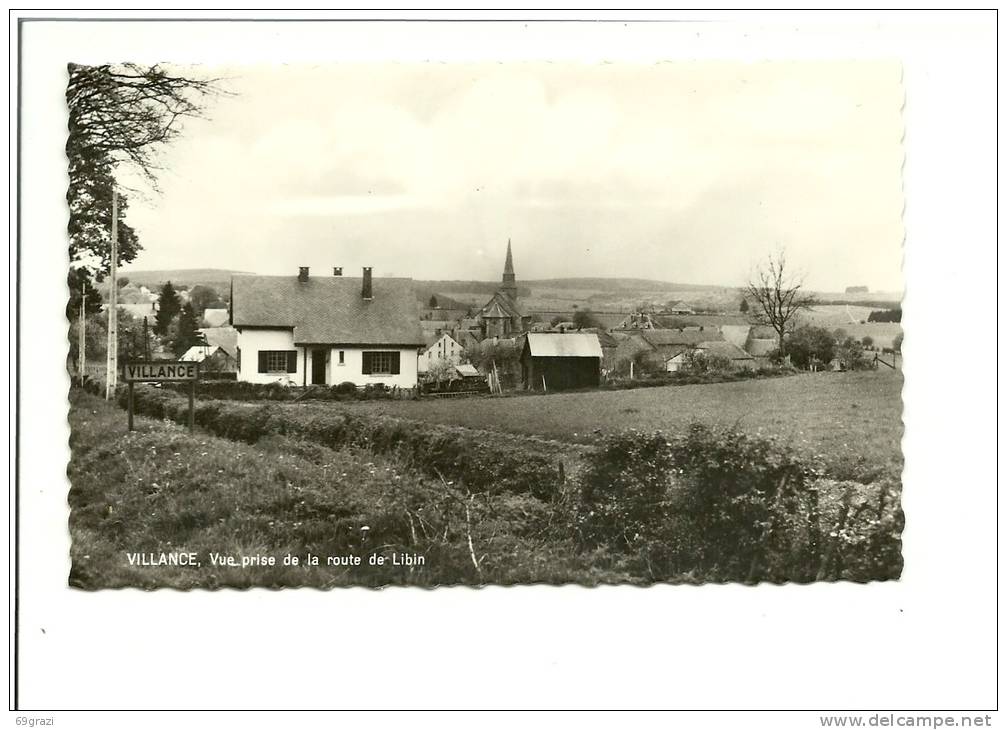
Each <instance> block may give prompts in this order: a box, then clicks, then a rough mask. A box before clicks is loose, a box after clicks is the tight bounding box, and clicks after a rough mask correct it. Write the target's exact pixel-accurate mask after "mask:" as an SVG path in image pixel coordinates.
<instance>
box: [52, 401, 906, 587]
mask: <svg viewBox="0 0 1007 730" xmlns="http://www.w3.org/2000/svg"><path fill="white" fill-rule="evenodd" d="M705 387H710V386H705ZM544 399H545V398H544V397H543V398H526V399H513V400H526V401H533V400H544ZM182 403H184V398H182V397H181V396H179V395H177V394H174V393H170V392H166V393H149V394H146V396H145V397H143V398H141V399H140V404H141V405H142V406H143V408H144V409H145V410H146V409H153V411H155V412H159V413H161V415H163V416H164V417H158V418H150V417H147V416H138V417H137V418H136V425H137V429H136V430H135V431H133V432H127V431H126V428H125V423H124V420H125V419H124V417H123V413H122V411H121V410H119V409H118V408H117V407H116V406H115V405H113V404H111V403H106V402H105V401H104V400H102V399H100V398H99V397H97V396H94V395H92V394H90V393H86V392H82V391H80V390H74V391H72V392H71V395H70V405H71V407H70V425H71V440H70V445H71V452H72V457H71V461H70V465H69V468H68V475H69V477H70V481H71V490H70V494H69V500H68V501H69V504H70V507H71V515H70V531H71V535H72V537H73V543H72V548H71V558H72V569H71V573H70V576H69V583H70V585H71V586H74V587H78V588H83V589H91V590H94V589H100V588H111V587H125V586H135V587H140V588H146V589H153V588H161V587H173V588H183V589H185V588H220V587H237V588H247V587H252V586H262V587H281V586H291V587H292V586H313V587H321V588H330V587H336V586H350V585H361V586H371V587H378V586H384V585H420V586H428V587H429V586H435V585H453V584H466V585H481V584H486V583H490V584H514V583H538V582H542V583H553V584H562V583H580V584H589V585H590V584H597V583H634V584H639V585H644V584H649V583H652V582H656V581H669V582H676V583H680V582H705V581H741V582H746V583H756V582H760V581H771V582H785V581H798V582H809V581H814V580H855V581H870V580H886V579H892V578H896V577H898V575H899V574H900V572H901V566H902V561H901V555H900V534H901V529H902V517H901V510H900V508H899V503H898V492H899V489H898V481H897V480H890V479H879V480H878V481H877V482H876V483H870V484H869V483H866V481H867V480H857V479H851V477H849V476H843V475H841V474H839V473H838V472H836V471H834V470H832V471H829V470H826V471H823V470H821V469H819V468H818V466H816V465H815V464H813V463H811V461H810V460H808V459H806V458H805V456H804V455H802V454H800V453H799V452H798V451H796V450H795V449H793V448H791V447H790V446H788V445H786V444H783V443H781V442H780V441H779V440H778V439H772V438H763V437H760V436H754V435H748V434H745V433H743V432H740V431H738V430H735V429H730V428H727V429H717V428H715V427H714V428H711V427H708V426H705V425H701V424H697V423H692V424H690V425H689V427H688V428H687V429H685V432H684V433H682V434H679V435H677V436H675V437H671V438H666V437H664V436H663V435H657V434H647V433H643V432H631V433H623V434H620V435H616V436H612V437H611V438H608V439H604V440H603V441H601V442H599V443H597V444H596V445H595V446H594V447H593V448H590V449H588V451H587V452H586V453H585V454H584V468H583V469H578V470H577V472H576V473H575V474H574V473H571V472H567V475H566V477H565V478H562V479H560V480H558V481H556V480H546V481H549V484H546V481H543V483H542V484H541V485H540V486H541V487H542V488H541V489H536V488H534V485H528V484H525V483H524V482H520V481H519V482H514V481H513V480H511V481H509V482H508V481H507V480H506V479H504V477H507V476H508V474H507V473H505V472H506V471H507V470H506V469H505V470H504V471H503V472H501V471H498V472H497V474H498V475H499V476H500V477H501V480H502V481H501V483H500V484H494V483H490V482H483V483H480V482H479V481H478V480H477V479H474V478H473V479H468V480H467V479H465V478H462V479H458V478H457V477H456V476H454V474H455V473H458V474H463V473H464V474H469V475H470V476H471V477H475V476H477V474H476V473H475V472H472V470H471V467H470V465H468V464H467V462H468V460H469V458H470V457H475V456H478V454H477V453H475V452H471V451H467V452H466V453H465V454H464V455H463V458H462V459H461V461H455V462H453V463H452V464H449V465H448V466H452V467H453V471H450V472H446V473H444V474H442V473H441V471H440V470H439V469H431V468H430V467H431V466H432V463H433V462H432V461H431V458H430V456H431V455H428V454H426V453H413V454H410V453H408V452H404V451H402V450H400V449H397V448H396V447H395V444H394V443H393V442H394V441H395V439H394V438H392V440H386V441H387V442H386V443H384V444H383V445H382V444H379V443H378V440H377V439H374V438H371V437H365V438H359V437H355V436H353V434H354V433H358V429H360V428H362V429H364V431H367V429H368V424H367V418H366V417H363V416H355V417H353V418H350V417H349V416H348V415H347V414H340V413H339V412H337V411H333V410H332V409H331V408H330V410H329V411H328V413H327V415H325V416H323V415H321V414H319V413H312V412H304V411H301V410H296V409H291V408H289V407H287V406H281V405H277V404H264V405H257V406H254V407H251V408H246V407H243V405H242V404H235V403H222V402H207V403H205V404H203V405H201V406H200V409H199V410H198V411H197V423H200V424H201V427H200V428H197V429H196V431H195V432H194V433H189V432H188V431H187V430H185V429H184V428H183V427H181V426H180V425H178V422H179V421H184V420H185V416H184V407H182V406H181V404H182ZM157 409H161V410H160V411H157ZM369 418H370V419H371V420H372V421H373V423H372V424H371V426H373V428H372V429H371V430H370V431H369V433H371V434H372V435H375V436H376V435H378V433H379V430H378V429H379V427H380V429H383V430H384V431H385V432H386V434H387V435H388V436H390V437H394V436H395V433H398V435H399V437H405V436H406V435H407V434H406V431H401V430H400V431H397V432H396V431H395V428H397V427H396V426H394V425H393V424H388V423H385V424H384V425H381V424H380V423H378V422H387V421H389V420H394V419H388V418H387V417H382V416H370V417H369ZM339 421H345V424H344V425H345V426H351V425H352V432H347V430H346V429H345V428H344V429H342V430H340V429H338V428H336V429H331V428H327V427H324V426H325V425H326V423H327V424H328V425H329V426H335V425H337V422H339ZM237 422H241V423H245V422H247V424H248V428H247V429H246V431H247V432H246V433H244V437H243V438H237V437H236V434H235V435H232V436H231V437H230V438H225V437H223V436H221V435H220V434H221V433H227V432H229V429H230V427H231V426H234V425H235V423H237ZM389 427H390V428H389ZM401 428H405V429H409V430H415V431H421V430H428V431H431V434H430V435H431V439H429V440H428V443H429V444H430V445H431V446H436V445H437V444H442V443H443V441H444V438H445V437H446V434H444V433H441V432H439V430H438V429H443V428H444V427H434V426H430V425H426V424H414V425H413V426H412V427H410V426H409V422H402V425H401ZM459 430H464V429H459ZM473 433H480V432H473ZM351 437H352V438H351ZM487 437H488V440H487ZM480 438H482V439H484V443H486V444H487V446H489V445H491V444H492V445H499V444H498V441H497V440H493V438H492V434H487V433H486V432H481V436H480ZM509 438H511V439H515V438H517V437H509ZM502 440H504V441H506V440H507V437H505V438H503V439H502ZM515 446H516V442H515ZM502 448H503V450H504V451H505V452H506V447H502ZM555 448H556V449H562V448H563V445H562V443H555ZM517 458H518V459H519V460H520V459H521V458H522V454H517ZM511 461H512V462H513V461H514V459H513V458H511ZM543 474H544V473H543ZM515 489H516V490H520V491H515ZM179 555H184V556H192V557H191V558H190V559H189V560H188V561H187V564H172V563H171V557H172V556H175V557H176V561H175V562H176V563H178V562H179V561H178V559H177V556H179ZM312 556H314V558H316V560H317V562H314V563H313V562H311V557H312ZM292 558H296V559H297V561H296V562H291V559H292ZM330 559H334V560H330ZM165 561H167V562H168V564H164V563H165ZM246 561H248V562H246ZM353 561H355V562H353Z"/></svg>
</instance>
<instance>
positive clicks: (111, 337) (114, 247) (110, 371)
mask: <svg viewBox="0 0 1007 730" xmlns="http://www.w3.org/2000/svg"><path fill="white" fill-rule="evenodd" d="M118 258H119V201H118V199H117V194H116V190H115V186H114V185H113V186H112V241H111V256H110V259H109V273H110V277H109V292H108V353H107V355H106V358H105V400H111V399H112V397H113V396H114V395H115V381H116V376H117V375H118V370H119V362H118V359H119V358H118V354H119V352H118V350H119V301H118V300H119V292H118V282H117V281H116V280H117V278H118V276H117V273H118V272H117V270H116V269H117V268H118V263H119V262H118Z"/></svg>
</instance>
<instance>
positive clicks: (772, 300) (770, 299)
mask: <svg viewBox="0 0 1007 730" xmlns="http://www.w3.org/2000/svg"><path fill="white" fill-rule="evenodd" d="M803 286H804V281H803V279H802V278H801V277H800V276H798V275H795V274H793V273H792V272H790V271H789V270H788V269H787V259H786V255H785V254H784V252H783V251H779V252H777V253H776V254H775V255H774V254H770V255H769V257H768V259H767V261H766V263H765V264H764V265H762V266H760V267H759V268H758V269H757V270H756V272H755V275H754V276H753V278H752V280H751V281H749V283H748V288H747V290H746V296H745V298H746V299H751V300H752V301H753V302H754V303H755V304H754V307H753V308H754V309H755V312H754V313H753V314H752V315H751V316H752V319H754V320H755V322H756V323H757V324H763V325H768V326H770V327H772V328H773V330H774V331H775V332H776V336H777V340H778V343H779V347H778V349H779V351H780V353H781V354H785V353H786V352H787V349H786V347H787V346H786V343H785V342H784V338H785V337H786V335H787V333H789V332H792V331H793V330H794V328H795V326H796V325H797V314H798V312H800V311H801V310H804V309H810V308H811V306H812V305H813V304H814V303H815V299H814V297H812V296H810V295H808V294H805V293H804V292H803V291H802V287H803Z"/></svg>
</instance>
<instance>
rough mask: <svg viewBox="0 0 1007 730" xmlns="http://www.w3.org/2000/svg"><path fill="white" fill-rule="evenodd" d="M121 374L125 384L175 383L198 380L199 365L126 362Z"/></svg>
mask: <svg viewBox="0 0 1007 730" xmlns="http://www.w3.org/2000/svg"><path fill="white" fill-rule="evenodd" d="M122 374H123V380H125V381H126V382H127V383H177V382H180V381H187V380H199V363H198V362H173V361H171V360H161V361H157V360H150V361H146V362H128V363H126V364H125V365H124V366H123V369H122Z"/></svg>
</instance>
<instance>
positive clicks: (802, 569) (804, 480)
mask: <svg viewBox="0 0 1007 730" xmlns="http://www.w3.org/2000/svg"><path fill="white" fill-rule="evenodd" d="M880 489H881V493H880V495H877V496H875V495H873V494H870V492H871V490H873V491H877V490H878V487H871V488H868V487H865V486H864V485H861V484H857V483H852V482H850V483H842V482H836V481H834V480H833V481H831V482H830V481H827V480H825V479H824V477H823V474H822V472H821V470H820V469H819V468H817V467H816V466H814V465H810V464H807V463H805V462H804V461H802V460H801V459H800V458H799V457H798V456H797V455H796V453H795V452H794V451H793V450H792V449H790V448H789V447H787V446H785V445H783V444H781V443H779V442H778V441H776V440H774V439H766V438H761V437H754V436H749V435H747V434H745V433H743V432H741V431H740V430H738V429H734V428H720V429H714V428H710V427H707V426H703V425H700V424H693V425H692V426H691V427H690V428H689V430H688V432H687V434H685V435H684V436H681V437H677V438H674V439H668V438H666V437H665V436H663V435H662V434H660V433H657V434H643V433H639V432H628V433H624V434H621V435H618V436H615V437H612V438H610V439H609V440H608V441H607V442H606V444H605V445H604V447H603V448H602V449H601V450H600V451H599V452H598V453H597V454H595V455H594V456H592V457H591V458H590V459H589V463H588V467H587V469H586V471H585V473H584V476H583V479H582V481H581V484H580V489H579V491H578V493H577V495H576V497H575V500H574V502H575V503H574V505H573V510H572V511H573V515H574V517H573V525H572V527H573V532H574V534H575V535H576V538H577V541H578V544H579V545H580V546H581V549H597V548H606V549H609V550H613V551H619V552H623V553H626V554H630V555H632V556H634V559H635V560H637V561H638V562H639V564H638V565H637V569H639V570H641V571H643V572H645V573H646V574H648V575H649V577H650V578H651V579H653V580H681V579H683V578H686V579H687V578H689V577H692V578H694V579H697V580H717V581H742V582H759V581H773V582H782V581H798V582H810V581H814V580H837V579H846V580H860V581H866V580H878V579H887V578H895V577H898V575H899V574H900V572H901V567H902V562H901V542H900V534H901V529H902V527H901V525H902V517H901V511H900V510H899V509H898V506H897V496H893V495H896V490H893V489H891V488H890V487H889V486H884V485H882V486H881V487H880ZM837 494H839V495H841V499H838V500H837V499H835V495H837ZM830 497H831V499H830Z"/></svg>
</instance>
